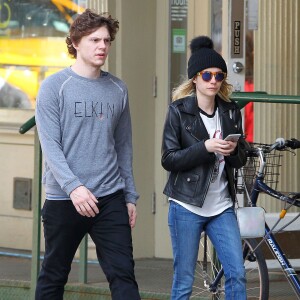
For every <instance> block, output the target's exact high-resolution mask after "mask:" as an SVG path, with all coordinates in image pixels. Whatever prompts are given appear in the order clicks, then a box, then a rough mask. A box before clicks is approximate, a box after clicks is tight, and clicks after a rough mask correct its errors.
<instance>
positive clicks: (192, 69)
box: [188, 36, 227, 79]
mask: <svg viewBox="0 0 300 300" xmlns="http://www.w3.org/2000/svg"><path fill="white" fill-rule="evenodd" d="M190 49H191V57H190V58H189V61H188V78H189V79H191V78H193V77H194V76H195V75H196V74H197V73H198V72H201V71H202V70H204V69H207V68H219V69H221V70H222V71H223V72H225V73H227V66H226V63H225V60H224V59H223V57H222V56H221V55H220V54H219V53H218V52H217V51H215V50H214V43H213V41H212V40H211V39H210V38H209V37H208V36H198V37H196V38H194V39H192V41H191V43H190Z"/></svg>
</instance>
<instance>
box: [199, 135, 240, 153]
mask: <svg viewBox="0 0 300 300" xmlns="http://www.w3.org/2000/svg"><path fill="white" fill-rule="evenodd" d="M204 144H205V147H206V149H207V151H208V152H215V153H219V154H221V155H223V156H229V155H230V154H231V153H233V152H234V150H235V148H236V146H237V142H231V141H224V140H222V139H216V138H212V139H209V140H206V141H205V143H204Z"/></svg>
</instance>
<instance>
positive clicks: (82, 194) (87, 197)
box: [70, 185, 99, 217]
mask: <svg viewBox="0 0 300 300" xmlns="http://www.w3.org/2000/svg"><path fill="white" fill-rule="evenodd" d="M70 198H71V200H72V202H73V205H74V206H75V208H76V210H77V212H78V213H79V214H80V215H82V216H86V217H95V216H96V214H98V213H99V209H98V207H97V205H96V203H98V200H97V199H96V197H95V196H94V195H93V194H92V193H91V192H90V191H89V190H88V189H87V188H86V187H85V186H83V185H81V186H79V187H77V188H76V189H75V190H73V191H72V192H71V194H70Z"/></svg>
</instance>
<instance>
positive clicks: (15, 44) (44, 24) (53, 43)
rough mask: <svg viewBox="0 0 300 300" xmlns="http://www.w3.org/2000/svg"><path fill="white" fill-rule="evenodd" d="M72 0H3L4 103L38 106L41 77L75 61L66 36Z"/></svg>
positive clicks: (0, 68) (0, 74)
mask: <svg viewBox="0 0 300 300" xmlns="http://www.w3.org/2000/svg"><path fill="white" fill-rule="evenodd" d="M83 10H84V9H83V8H82V7H80V6H78V5H77V4H75V3H73V2H72V1H70V0H52V1H51V0H0V107H1V106H2V107H21V108H28V107H33V108H34V106H35V98H36V94H37V91H38V88H39V85H40V83H41V81H42V80H43V79H44V78H45V77H47V76H49V75H50V74H52V73H54V72H56V71H58V70H59V69H62V68H64V67H66V66H69V65H71V64H72V62H73V60H72V59H71V58H70V57H69V56H68V52H67V47H66V43H65V38H66V36H67V34H68V30H69V25H70V23H71V21H72V16H74V14H77V13H81V12H82V11H83Z"/></svg>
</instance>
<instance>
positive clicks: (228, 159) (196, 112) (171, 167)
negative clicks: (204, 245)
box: [161, 36, 246, 300]
mask: <svg viewBox="0 0 300 300" xmlns="http://www.w3.org/2000/svg"><path fill="white" fill-rule="evenodd" d="M190 48H191V53H192V54H191V57H190V59H189V62H188V80H187V81H185V82H184V83H182V84H181V85H179V86H178V87H177V88H176V89H174V91H173V95H172V99H173V100H174V101H173V102H172V103H171V104H170V105H169V110H168V114H167V116H166V121H165V126H164V132H163V142H162V160H161V161H162V166H163V167H164V168H165V169H166V170H167V171H169V172H170V174H169V179H168V181H167V184H166V186H165V189H164V194H166V195H167V196H168V197H169V200H170V207H169V216H168V223H169V229H170V235H171V240H172V248H173V256H174V275H173V285H172V296H171V299H172V300H185V299H189V297H190V295H191V293H192V285H193V281H194V271H195V266H196V261H197V257H198V250H199V241H200V237H201V233H202V232H203V231H206V233H207V234H208V236H209V238H210V240H211V241H212V243H213V245H214V247H215V249H216V251H217V255H218V258H219V259H220V261H221V263H222V265H223V267H224V273H225V278H226V282H225V294H226V299H237V300H243V299H246V279H245V270H244V264H243V257H242V245H241V238H240V233H239V228H238V224H237V220H236V216H235V213H234V201H235V189H234V176H233V169H234V168H240V167H242V166H243V165H244V164H245V163H246V154H245V145H246V143H245V140H244V138H243V131H242V117H241V112H240V110H239V108H238V106H237V104H236V103H234V102H232V101H231V100H230V99H229V95H230V92H231V85H229V84H228V83H227V81H226V75H227V66H226V63H225V61H224V59H223V58H222V56H221V55H220V54H218V53H217V52H216V51H215V50H214V49H213V42H212V40H211V39H210V38H208V37H206V36H200V37H196V38H194V39H193V40H192V41H191V44H190ZM229 134H241V137H240V139H239V140H238V141H225V140H224V139H223V138H225V137H226V136H227V135H229Z"/></svg>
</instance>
